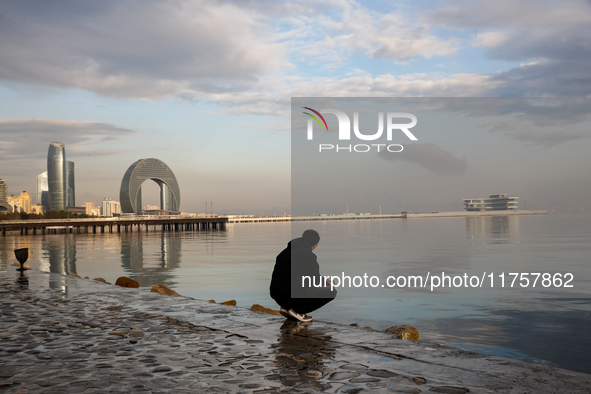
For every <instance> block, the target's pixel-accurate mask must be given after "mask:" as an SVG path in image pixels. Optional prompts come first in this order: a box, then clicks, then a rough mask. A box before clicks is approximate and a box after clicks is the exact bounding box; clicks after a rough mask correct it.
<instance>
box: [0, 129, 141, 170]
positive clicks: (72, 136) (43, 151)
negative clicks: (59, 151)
mask: <svg viewBox="0 0 591 394" xmlns="http://www.w3.org/2000/svg"><path fill="white" fill-rule="evenodd" d="M130 134H136V132H135V131H133V130H129V129H125V128H120V127H116V126H113V125H109V124H105V123H97V122H89V121H75V120H58V119H0V161H4V162H11V163H14V164H15V165H17V164H18V163H24V162H26V161H27V160H31V159H33V160H37V159H40V158H41V159H43V158H46V157H47V149H48V147H49V143H50V142H51V141H60V142H63V143H64V144H66V157H68V158H72V157H81V156H106V155H113V154H117V153H121V152H122V151H121V150H114V149H105V148H102V147H101V146H100V144H103V143H108V144H109V145H113V141H114V140H116V139H117V138H118V137H120V136H124V135H130ZM4 165H7V164H4ZM4 165H3V166H4Z"/></svg>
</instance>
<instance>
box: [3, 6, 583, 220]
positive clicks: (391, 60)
mask: <svg viewBox="0 0 591 394" xmlns="http://www.w3.org/2000/svg"><path fill="white" fill-rule="evenodd" d="M590 25H591V1H589V0H575V1H545V0H538V1H531V0H500V1H496V2H490V1H481V0H469V1H468V0H466V1H386V0H378V1H371V2H370V1H367V2H362V1H359V2H356V1H347V0H333V1H325V2H312V1H265V0H260V1H179V0H170V1H165V0H158V1H155V0H154V1H150V0H142V1H139V0H136V1H134V0H123V1H120V0H117V1H115V0H104V1H100V2H80V1H60V2H47V1H42V0H40V1H27V2H23V1H17V0H6V1H3V2H1V3H0V53H1V54H2V55H1V56H0V103H2V105H0V179H4V180H5V182H6V184H7V186H8V191H9V193H11V194H19V193H20V192H21V191H23V190H26V191H28V192H29V193H31V195H33V196H35V188H36V176H37V175H38V174H40V173H42V172H43V171H45V170H46V158H47V149H48V146H49V143H50V142H52V141H60V142H63V143H64V144H65V146H66V157H67V160H70V161H74V162H75V163H76V203H77V205H78V206H82V205H83V204H84V203H85V202H95V203H96V204H98V203H100V202H101V201H102V199H103V198H104V197H112V198H115V199H117V200H118V199H119V188H120V185H121V179H122V177H123V174H124V173H125V171H126V170H127V168H128V167H129V166H130V165H131V164H132V163H133V162H134V161H136V160H138V159H141V158H149V157H154V158H158V159H160V160H162V161H164V162H165V163H166V164H167V165H168V166H169V167H170V168H171V169H172V171H173V172H174V173H175V175H176V177H177V180H178V182H179V185H180V189H181V209H182V210H184V211H187V212H203V211H205V202H207V203H208V204H209V206H208V209H211V204H213V210H214V211H215V212H216V213H228V214H230V213H252V214H282V213H283V212H290V210H291V186H292V184H291V171H292V168H291V166H292V149H291V131H290V116H291V107H290V104H291V98H292V97H314V98H316V97H432V98H446V97H450V98H458V97H487V98H500V97H589V95H590V94H591V93H590V92H591V72H590V71H589V70H591V29H589V26H590ZM587 103H588V102H585V101H584V100H583V104H580V105H578V106H576V114H577V116H581V117H583V118H582V119H581V120H580V122H579V123H578V125H579V126H581V125H585V121H586V120H588V119H587V118H586V117H585V116H586V115H585V111H584V110H581V108H580V106H581V105H582V106H585V105H587ZM514 115H515V116H518V115H519V114H517V113H515V114H514ZM513 120H514V119H513ZM510 121H511V119H507V122H510ZM546 121H548V119H546ZM507 124H508V123H507ZM528 127H529V128H528V129H527V130H526V129H519V130H516V129H515V128H511V127H503V126H499V125H497V128H491V129H490V130H489V131H488V132H487V133H480V134H478V136H476V137H475V136H474V135H472V134H469V133H468V132H467V133H468V134H466V135H464V136H459V135H456V134H454V135H453V136H452V135H451V134H450V135H449V138H442V137H445V136H446V134H445V131H443V132H441V134H440V135H438V136H437V135H434V134H429V133H426V134H424V135H423V136H421V137H420V138H419V141H420V145H417V146H419V148H418V149H419V150H418V153H416V154H415V156H416V157H415V159H410V160H384V164H389V165H392V166H402V167H399V168H402V169H404V171H408V172H410V173H412V174H416V176H413V177H412V179H410V178H409V180H408V182H411V183H410V184H409V185H408V186H409V187H407V188H405V190H397V191H396V193H398V194H399V196H398V197H397V200H396V201H397V202H398V204H397V205H396V206H395V207H394V206H393V208H392V209H397V210H409V211H411V210H418V211H421V210H439V209H448V208H449V207H451V208H453V204H454V202H456V203H457V204H458V206H457V208H456V209H455V210H461V209H462V206H461V199H462V198H468V197H482V196H486V195H488V194H492V193H505V192H506V193H509V194H511V195H517V196H519V197H520V199H521V200H522V201H523V200H524V199H526V200H527V201H528V205H529V204H531V205H530V206H528V208H529V207H531V208H539V209H548V208H552V207H568V206H569V205H570V206H571V207H575V208H587V209H588V208H591V207H590V205H591V204H590V203H588V198H587V196H588V195H589V189H588V188H589V186H588V185H589V184H591V182H589V176H588V175H587V172H588V171H585V168H588V164H589V163H588V162H587V161H585V160H586V159H585V158H584V157H585V156H584V155H583V153H584V152H585V151H588V150H589V148H590V147H591V144H590V138H589V137H591V131H590V130H589V129H588V128H586V127H578V128H577V129H576V130H569V131H568V132H564V131H563V132H561V131H560V130H546V129H544V128H543V127H540V125H539V124H536V123H535V122H533V123H531V124H530V125H529V126H528ZM491 144H492V145H495V144H496V145H495V146H498V147H499V149H498V150H497V151H496V152H497V153H498V154H493V152H492V150H491V151H488V153H487V154H485V153H484V151H483V150H481V149H479V147H482V146H484V145H486V146H489V145H491ZM412 149H414V148H412ZM503 151H506V152H510V155H509V156H510V157H511V158H512V159H511V160H512V162H513V163H514V164H517V165H520V168H521V169H520V172H519V174H520V175H519V179H515V177H513V178H511V179H508V180H507V182H506V183H503V178H504V176H506V169H503V170H501V169H497V170H496V171H495V166H494V163H495V162H496V161H498V160H499V157H503V154H504V153H503ZM411 152H412V151H411ZM415 152H417V151H416V150H415ZM471 152H481V154H474V153H471ZM530 156H531V157H534V156H535V157H536V158H537V159H536V160H539V165H530V164H531V161H529V160H527V161H526V160H525V159H523V162H521V163H519V161H518V159H517V158H518V157H524V158H525V157H530ZM446 157H447V158H450V157H451V158H454V159H455V160H451V162H452V164H453V165H452V169H451V170H449V171H447V172H446V170H441V171H443V172H444V173H437V172H435V173H434V171H433V170H432V169H431V170H430V169H429V168H427V167H425V165H424V163H426V162H430V163H434V162H435V163H437V160H441V159H442V158H444V159H445V158H446ZM433 160H435V161H433ZM454 165H455V167H453V166H454ZM432 167H433V166H432ZM435 167H437V166H435ZM548 169H550V170H548ZM544 171H550V172H549V173H548V175H551V176H545V173H544ZM477 176H480V177H481V181H479V183H478V187H475V186H474V182H473V181H474V179H476V177H477ZM482 177H484V179H482ZM413 179H414V180H413ZM450 179H453V180H454V181H453V182H452V183H453V187H452V186H450V185H451V183H450V182H449V180H450ZM487 179H490V183H489V184H488V185H490V186H487V182H486V180H487ZM412 182H417V185H419V184H420V185H422V186H421V187H412V186H413V183H412ZM524 183H527V187H523V185H524ZM426 184H428V185H430V186H429V187H427V186H425V185H426ZM446 185H448V186H446ZM458 185H468V186H470V187H467V186H466V187H461V186H458ZM499 189H500V190H499ZM442 194H443V196H444V198H443V199H442V198H437V196H441V195H442ZM466 194H469V195H466ZM473 194H477V195H473ZM345 199H346V198H345ZM143 203H144V204H150V205H157V203H158V187H157V185H156V184H155V183H153V182H146V183H145V184H144V186H143ZM440 203H441V204H440ZM343 211H344V209H343Z"/></svg>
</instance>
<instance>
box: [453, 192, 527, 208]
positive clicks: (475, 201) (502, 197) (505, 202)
mask: <svg viewBox="0 0 591 394" xmlns="http://www.w3.org/2000/svg"><path fill="white" fill-rule="evenodd" d="M518 198H519V197H509V195H508V194H490V195H489V196H488V198H465V199H464V208H465V209H466V211H508V210H516V209H517V199H518Z"/></svg>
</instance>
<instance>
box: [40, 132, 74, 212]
mask: <svg viewBox="0 0 591 394" xmlns="http://www.w3.org/2000/svg"><path fill="white" fill-rule="evenodd" d="M42 175H43V174H41V175H39V176H42ZM37 183H38V185H37V187H38V189H37V198H39V179H37ZM47 189H48V191H49V193H48V194H49V198H48V205H49V207H48V208H49V209H55V210H56V211H63V210H65V209H66V208H69V207H74V206H76V204H75V202H76V197H75V192H76V188H75V184H74V163H73V162H71V161H66V148H65V147H64V144H62V143H61V142H57V141H53V142H52V143H51V144H49V151H48V152H47ZM41 200H42V201H43V198H42V199H41ZM37 201H39V200H37ZM37 203H39V202H37Z"/></svg>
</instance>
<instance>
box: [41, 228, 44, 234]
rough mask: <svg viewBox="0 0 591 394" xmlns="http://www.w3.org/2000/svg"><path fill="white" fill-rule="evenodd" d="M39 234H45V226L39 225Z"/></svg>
mask: <svg viewBox="0 0 591 394" xmlns="http://www.w3.org/2000/svg"><path fill="white" fill-rule="evenodd" d="M41 234H43V235H45V227H41Z"/></svg>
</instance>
